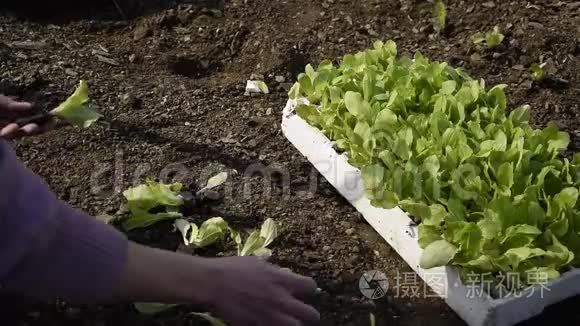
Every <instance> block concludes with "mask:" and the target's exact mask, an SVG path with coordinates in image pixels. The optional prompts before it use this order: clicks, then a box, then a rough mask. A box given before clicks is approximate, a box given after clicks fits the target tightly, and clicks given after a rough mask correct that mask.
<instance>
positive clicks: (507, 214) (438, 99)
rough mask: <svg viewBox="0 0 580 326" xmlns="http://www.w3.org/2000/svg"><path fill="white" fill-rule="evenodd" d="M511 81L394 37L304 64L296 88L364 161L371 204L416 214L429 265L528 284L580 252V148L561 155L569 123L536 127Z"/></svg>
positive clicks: (308, 110)
mask: <svg viewBox="0 0 580 326" xmlns="http://www.w3.org/2000/svg"><path fill="white" fill-rule="evenodd" d="M504 89H505V85H496V86H493V87H491V88H488V87H486V85H485V82H484V81H483V80H475V79H473V78H471V77H470V76H469V75H468V74H466V73H465V72H464V71H462V70H461V69H455V68H453V67H450V66H449V65H448V64H447V63H445V62H435V61H430V60H429V59H427V58H425V57H424V56H423V55H421V54H420V53H416V54H415V55H414V57H413V58H407V57H399V56H397V47H396V44H395V43H394V42H392V41H388V42H376V43H375V44H374V47H373V48H371V49H369V50H366V51H362V52H359V53H356V54H347V55H345V56H344V58H343V59H342V62H341V63H340V64H339V65H334V64H332V63H331V62H329V61H323V62H321V63H320V65H319V66H318V68H317V69H314V68H313V67H312V66H311V65H308V66H307V67H306V70H305V72H304V73H302V74H300V75H299V76H298V81H297V82H296V83H295V85H294V86H293V87H292V89H291V91H290V92H289V96H290V98H292V99H294V100H295V101H296V102H295V103H296V107H295V111H296V113H297V114H298V115H299V116H300V117H301V118H302V119H304V120H305V121H307V122H308V123H309V124H311V125H312V126H314V127H316V128H318V129H320V130H321V131H322V132H323V133H324V134H325V135H326V136H327V137H328V138H329V139H331V140H332V141H334V142H335V143H336V146H337V147H338V149H339V150H341V151H343V152H344V153H345V155H346V156H347V157H348V160H349V163H350V164H352V165H353V166H355V167H357V168H359V169H360V170H361V173H362V178H363V182H364V187H365V194H366V196H367V197H368V198H369V199H370V200H371V203H372V205H374V206H376V207H383V208H393V207H396V206H399V207H401V208H402V209H403V210H405V211H406V212H408V213H409V214H410V215H411V216H412V217H413V219H414V220H415V222H417V223H418V224H419V226H418V229H419V235H418V242H419V245H420V246H421V247H422V248H424V252H423V256H422V258H421V265H422V267H424V268H432V267H438V266H446V265H448V266H456V267H458V268H460V270H461V271H462V273H463V275H464V276H465V275H469V274H470V273H478V274H479V275H482V274H484V273H489V275H490V278H491V279H492V280H493V281H494V282H496V283H499V284H503V285H505V286H508V287H523V286H527V285H529V284H533V283H534V282H533V278H534V276H537V275H536V274H537V273H539V272H541V273H543V274H544V275H545V276H546V277H547V280H551V279H553V278H557V277H558V276H559V272H560V271H562V270H563V269H564V268H565V267H566V266H568V265H569V264H571V263H573V264H574V265H577V263H578V262H579V261H580V259H578V258H580V236H579V235H578V234H579V232H580V224H578V223H577V222H576V221H578V218H579V217H580V213H579V205H580V203H579V201H578V187H579V185H580V155H576V156H575V157H574V158H573V159H572V160H569V159H567V158H562V157H561V155H560V154H561V153H562V151H564V150H565V149H566V148H567V146H568V143H569V136H568V134H567V133H565V132H562V131H560V130H558V128H557V126H556V125H554V124H548V126H547V127H546V128H544V129H534V128H532V127H531V126H530V124H529V115H530V113H529V110H530V108H529V106H522V107H517V108H513V109H511V110H510V109H508V107H507V103H508V101H507V97H506V94H505V91H504ZM508 273H509V274H512V275H517V276H518V278H519V280H518V282H509V284H506V282H505V280H503V279H502V276H503V275H506V274H508Z"/></svg>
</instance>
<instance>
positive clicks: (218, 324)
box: [192, 312, 227, 326]
mask: <svg viewBox="0 0 580 326" xmlns="http://www.w3.org/2000/svg"><path fill="white" fill-rule="evenodd" d="M192 314H193V315H196V316H198V317H201V318H203V319H205V320H206V321H207V322H208V323H210V325H211V326H227V324H226V323H225V322H224V321H222V320H221V319H219V318H216V317H213V316H212V315H210V314H209V313H201V312H192Z"/></svg>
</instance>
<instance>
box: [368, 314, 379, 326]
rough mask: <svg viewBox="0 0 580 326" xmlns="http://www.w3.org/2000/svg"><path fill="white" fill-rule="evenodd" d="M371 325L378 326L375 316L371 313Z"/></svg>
mask: <svg viewBox="0 0 580 326" xmlns="http://www.w3.org/2000/svg"><path fill="white" fill-rule="evenodd" d="M369 324H370V326H376V324H377V322H376V318H375V315H374V314H373V313H372V312H371V313H369Z"/></svg>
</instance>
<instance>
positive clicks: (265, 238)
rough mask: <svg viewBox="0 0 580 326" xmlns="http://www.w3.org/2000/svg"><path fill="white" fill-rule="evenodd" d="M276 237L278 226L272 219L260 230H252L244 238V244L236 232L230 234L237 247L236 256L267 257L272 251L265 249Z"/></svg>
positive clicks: (265, 222)
mask: <svg viewBox="0 0 580 326" xmlns="http://www.w3.org/2000/svg"><path fill="white" fill-rule="evenodd" d="M277 236H278V226H277V224H276V222H274V220H272V219H267V220H266V221H264V223H263V224H262V228H261V230H254V231H252V232H251V233H250V235H249V236H248V237H247V238H246V240H245V242H244V241H242V237H241V235H240V234H239V233H238V232H232V238H234V240H235V242H236V243H237V245H238V256H264V257H269V256H270V255H271V254H272V251H271V250H270V249H268V248H267V246H269V245H270V244H271V243H272V242H273V241H274V240H275V239H276V237H277Z"/></svg>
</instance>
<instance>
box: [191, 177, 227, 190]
mask: <svg viewBox="0 0 580 326" xmlns="http://www.w3.org/2000/svg"><path fill="white" fill-rule="evenodd" d="M227 180H228V173H227V172H220V173H218V174H217V175H215V176H213V177H211V178H209V180H208V181H207V184H206V185H205V187H203V188H201V189H200V190H199V191H198V192H197V193H198V194H201V193H203V192H204V191H208V190H211V189H213V188H216V187H219V186H221V185H222V184H224V183H225V182H226V181H227Z"/></svg>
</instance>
